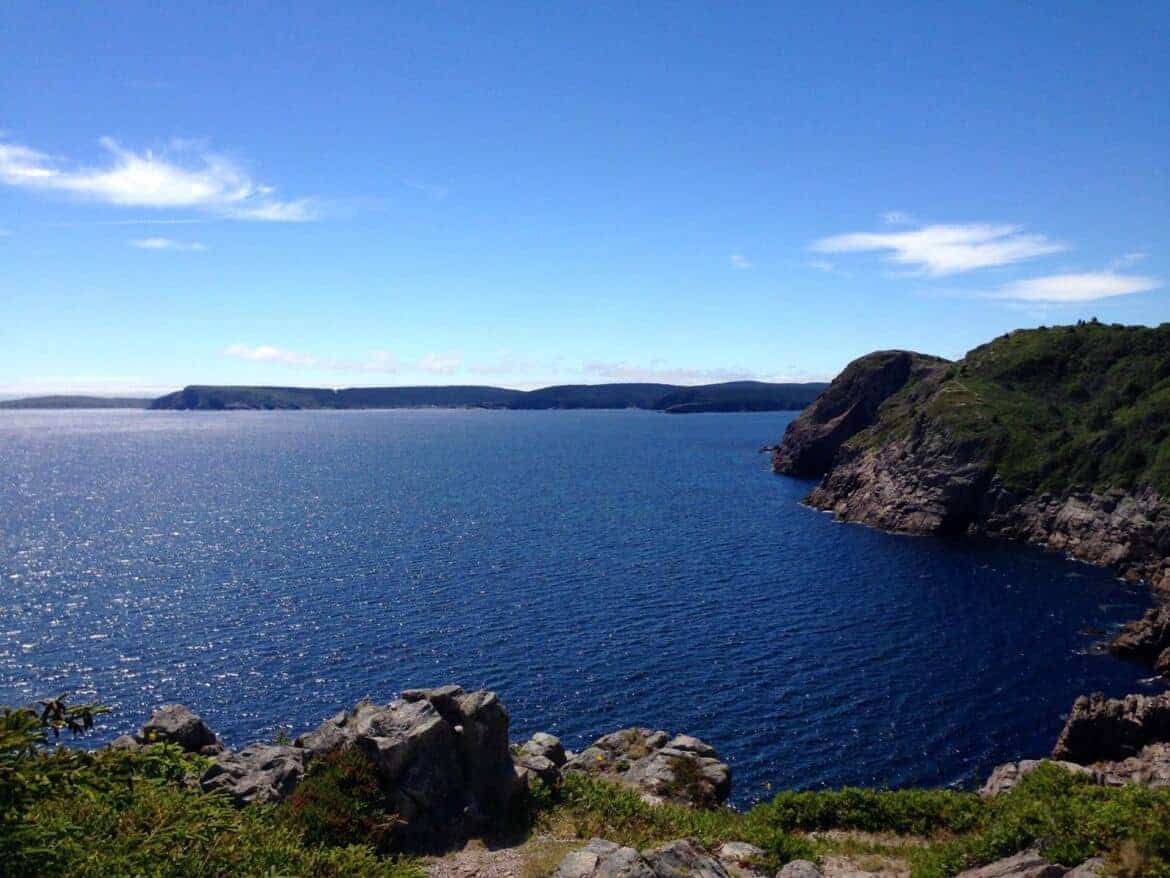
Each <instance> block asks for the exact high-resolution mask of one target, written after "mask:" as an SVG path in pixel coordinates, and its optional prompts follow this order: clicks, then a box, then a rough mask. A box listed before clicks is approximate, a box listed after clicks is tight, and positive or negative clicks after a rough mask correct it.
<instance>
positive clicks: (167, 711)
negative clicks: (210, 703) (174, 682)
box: [110, 704, 223, 756]
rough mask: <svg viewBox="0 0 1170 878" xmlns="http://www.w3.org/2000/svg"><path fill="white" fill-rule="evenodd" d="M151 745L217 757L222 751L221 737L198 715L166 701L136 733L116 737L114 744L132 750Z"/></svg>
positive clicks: (180, 705)
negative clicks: (176, 747) (172, 747)
mask: <svg viewBox="0 0 1170 878" xmlns="http://www.w3.org/2000/svg"><path fill="white" fill-rule="evenodd" d="M150 744H175V745H177V746H179V747H182V748H183V749H184V750H186V751H187V752H188V753H199V754H201V755H204V756H214V755H215V754H217V753H219V752H220V751H222V750H223V745H222V744H221V743H220V741H219V738H218V736H217V735H216V734H215V732H213V731H212V730H211V729H209V728H208V727H207V724H206V723H205V722H203V720H202V718H200V716H199V714H197V713H195V712H194V711H192V710H190V709H189V708H187V707H185V706H184V705H182V704H165V705H163V706H162V707H160V708H159V709H158V710H156V711H155V712H154V713H153V714H151V716H150V719H149V720H148V721H147V722H146V724H145V725H144V726H143V727H142V728H141V729H139V730H138V731H137V732H135V733H134V734H133V735H122V736H121V737H119V738H116V739H115V740H114V741H113V742H112V743H111V744H110V746H111V747H114V748H116V749H127V750H133V749H137V748H139V747H144V746H148V745H150Z"/></svg>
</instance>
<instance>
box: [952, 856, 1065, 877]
mask: <svg viewBox="0 0 1170 878" xmlns="http://www.w3.org/2000/svg"><path fill="white" fill-rule="evenodd" d="M1065 871H1066V870H1065V868H1064V867H1063V866H1056V865H1053V864H1052V863H1050V862H1048V861H1047V860H1046V859H1044V858H1043V857H1042V856H1040V853H1039V851H1035V850H1027V851H1022V852H1021V853H1018V854H1016V855H1015V856H1014V857H1006V858H1004V859H1002V860H996V861H995V862H994V863H989V864H988V865H986V866H980V867H979V868H978V869H968V870H967V871H966V872H960V873H959V874H958V876H957V878H1061V876H1062V875H1064V873H1065Z"/></svg>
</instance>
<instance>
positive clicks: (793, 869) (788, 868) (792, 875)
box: [776, 860, 821, 878]
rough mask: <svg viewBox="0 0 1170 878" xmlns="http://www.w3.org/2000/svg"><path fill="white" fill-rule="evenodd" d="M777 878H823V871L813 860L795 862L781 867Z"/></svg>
mask: <svg viewBox="0 0 1170 878" xmlns="http://www.w3.org/2000/svg"><path fill="white" fill-rule="evenodd" d="M776 878H821V870H820V869H818V868H817V864H816V863H814V862H812V861H811V860H793V861H792V862H791V863H785V864H784V865H783V866H782V867H781V869H780V871H779V872H777V873H776Z"/></svg>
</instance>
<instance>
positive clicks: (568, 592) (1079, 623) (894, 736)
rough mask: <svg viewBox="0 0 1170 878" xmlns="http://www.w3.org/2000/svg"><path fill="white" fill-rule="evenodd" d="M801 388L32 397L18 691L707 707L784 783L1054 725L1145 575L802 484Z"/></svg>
mask: <svg viewBox="0 0 1170 878" xmlns="http://www.w3.org/2000/svg"><path fill="white" fill-rule="evenodd" d="M791 418H792V415H791V414H787V413H778V414H743V415H738V414H735V415H731V414H718V415H715V414H713V415H688V416H668V415H662V414H656V413H646V412H633V411H631V412H489V411H388V412H272V413H268V412H239V413H206V414H204V413H187V412H140V411H118V412H3V413H0V589H2V594H3V600H2V601H0V703H7V704H13V703H24V702H27V701H29V700H31V699H34V698H37V697H43V696H46V695H52V694H57V693H59V692H68V693H70V696H71V697H72V698H74V699H90V698H94V699H99V700H101V701H102V702H104V703H106V704H108V705H110V706H112V707H113V712H112V713H111V714H110V715H109V716H107V717H105V718H104V719H103V723H102V725H101V728H100V729H99V730H98V734H97V735H96V736H95V737H94V740H95V741H102V740H108V739H110V738H112V737H114V736H115V735H117V734H119V733H121V732H125V731H129V730H131V729H133V728H135V727H137V726H138V725H140V724H141V722H142V721H143V720H144V719H145V718H146V716H147V715H148V714H149V712H150V710H151V709H152V708H154V707H155V706H157V705H159V704H162V703H166V702H171V701H182V702H184V703H186V704H187V705H189V706H190V707H192V708H193V709H195V710H196V711H198V712H199V713H200V714H202V715H203V716H204V718H205V719H206V720H207V721H208V723H209V724H210V725H211V726H212V727H213V728H214V729H216V730H217V731H219V732H220V733H221V734H222V735H223V737H224V738H225V739H226V740H227V742H228V743H229V744H232V745H237V746H238V745H243V744H245V743H247V742H249V741H250V740H254V739H257V738H271V737H272V736H273V735H274V734H275V733H276V731H277V730H278V729H280V728H284V729H286V730H289V731H290V732H292V733H294V734H295V733H296V732H299V731H301V730H304V729H307V728H310V727H312V726H315V725H316V724H317V723H318V722H320V721H321V720H322V719H323V718H324V717H326V716H327V715H330V714H332V713H334V712H336V711H337V710H338V709H340V708H342V707H344V706H348V705H350V704H352V703H353V702H354V701H356V700H357V699H359V698H361V697H363V696H371V697H373V698H375V699H380V700H389V699H391V698H392V697H394V696H395V695H396V693H398V692H400V691H401V690H402V689H404V688H408V687H412V686H423V685H432V684H440V683H445V682H448V681H457V682H460V683H462V684H463V685H464V686H466V687H481V686H482V687H490V688H492V689H495V690H497V691H498V692H500V694H501V696H502V697H503V700H504V703H505V704H506V706H507V707H508V709H509V711H510V713H511V717H512V728H513V736H514V737H516V738H519V737H521V736H525V735H527V734H528V733H531V732H534V731H537V730H546V731H550V732H554V733H556V734H558V735H560V736H561V737H562V738H564V739H565V741H566V743H567V745H569V746H570V747H574V748H576V747H580V746H582V745H584V744H586V743H587V742H589V741H590V740H592V739H593V738H594V737H596V736H599V735H601V734H603V733H606V732H609V731H612V730H614V729H617V728H619V727H622V726H626V725H631V724H641V725H647V726H652V727H656V728H664V729H667V730H670V731H685V732H688V733H690V734H694V735H698V736H699V737H702V738H704V739H706V740H707V741H709V742H710V743H711V744H713V745H714V746H715V747H716V748H717V749H718V750H719V751H720V753H721V754H722V755H723V756H724V758H726V759H727V760H728V761H729V762H730V763H731V765H732V769H733V774H734V792H733V800H734V801H735V802H736V803H739V804H746V803H748V802H750V801H752V800H754V799H757V798H761V797H765V796H767V795H768V792H769V790H776V789H781V788H786V787H802V788H816V787H825V786H828V787H837V786H841V785H845V784H860V785H880V786H898V785H906V784H925V785H932V786H941V785H948V784H968V785H969V784H972V783H976V782H978V781H980V780H981V779H982V778H983V777H984V776H985V775H986V773H987V772H988V770H989V769H990V768H991V767H992V766H994V765H995V764H997V763H999V762H1002V761H1004V760H1007V759H1013V758H1018V757H1021V756H1039V755H1042V754H1044V753H1046V752H1047V751H1048V750H1049V749H1050V748H1051V746H1052V743H1053V741H1054V740H1055V737H1056V734H1057V732H1058V731H1059V729H1060V726H1061V724H1062V715H1063V714H1064V713H1065V712H1066V711H1067V710H1068V708H1069V707H1070V705H1071V703H1072V701H1073V699H1074V698H1075V697H1076V696H1077V695H1078V694H1080V693H1082V692H1088V691H1093V690H1101V691H1105V692H1107V693H1110V694H1121V693H1124V692H1127V691H1135V690H1138V689H1140V688H1141V686H1142V685H1144V684H1142V683H1140V682H1139V681H1140V680H1141V678H1142V677H1143V676H1145V672H1143V669H1142V668H1140V667H1138V666H1136V665H1133V664H1128V663H1126V662H1123V661H1120V660H1118V659H1115V658H1112V657H1109V656H1106V655H1100V654H1096V653H1095V652H1094V650H1093V645H1094V644H1095V643H1096V642H1098V641H1100V639H1101V638H1102V637H1103V636H1104V633H1106V632H1108V631H1109V630H1111V629H1113V628H1115V627H1116V626H1117V625H1118V624H1119V623H1121V622H1123V621H1125V620H1127V619H1130V618H1133V617H1136V616H1137V615H1139V614H1140V612H1141V611H1142V610H1143V609H1144V607H1145V606H1146V599H1145V596H1144V595H1143V593H1142V590H1141V589H1140V588H1135V587H1131V586H1126V585H1124V584H1122V583H1120V582H1118V581H1117V580H1115V579H1114V578H1113V577H1112V576H1111V575H1110V574H1109V573H1107V572H1105V571H1102V570H1099V569H1095V568H1092V567H1088V566H1085V565H1081V564H1077V563H1073V562H1070V561H1067V560H1065V559H1063V558H1061V557H1059V556H1057V555H1053V554H1049V553H1043V552H1039V551H1034V550H1030V549H1026V548H1021V547H1019V546H1014V545H1008V544H1002V543H995V542H990V541H971V540H962V539H954V540H942V539H933V538H921V537H906V536H896V535H890V534H885V533H880V532H878V531H874V530H870V529H867V528H863V527H857V526H851V525H842V524H838V523H835V522H834V521H832V520H831V518H829V517H827V516H825V515H823V514H820V513H817V512H814V511H812V510H809V509H806V508H804V507H802V506H800V505H799V503H798V502H797V501H798V500H799V499H800V497H802V496H803V495H804V494H805V493H806V492H807V491H808V489H809V487H810V483H808V482H802V481H798V480H792V479H787V478H783V477H778V476H774V475H772V474H771V472H770V471H769V468H768V459H767V457H766V456H765V455H761V454H757V453H756V452H757V449H758V448H759V446H760V445H762V444H764V443H771V442H774V441H775V440H776V439H777V438H778V437H779V436H780V435H781V433H782V432H783V430H784V427H785V425H786V424H787V422H788V421H789V420H790V419H791Z"/></svg>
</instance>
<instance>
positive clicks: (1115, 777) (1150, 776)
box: [1093, 743, 1170, 788]
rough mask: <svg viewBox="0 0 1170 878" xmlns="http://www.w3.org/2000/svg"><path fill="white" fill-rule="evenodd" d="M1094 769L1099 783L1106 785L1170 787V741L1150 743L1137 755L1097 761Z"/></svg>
mask: <svg viewBox="0 0 1170 878" xmlns="http://www.w3.org/2000/svg"><path fill="white" fill-rule="evenodd" d="M1093 771H1094V774H1095V776H1096V777H1097V778H1098V783H1101V784H1104V785H1105V786H1110V787H1120V786H1125V785H1126V784H1137V785H1139V786H1146V787H1154V788H1165V787H1170V743H1160V744H1150V745H1149V746H1147V747H1142V749H1141V752H1140V753H1138V755H1137V756H1130V757H1129V758H1128V759H1122V760H1120V761H1118V762H1098V763H1095V764H1094V765H1093Z"/></svg>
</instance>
